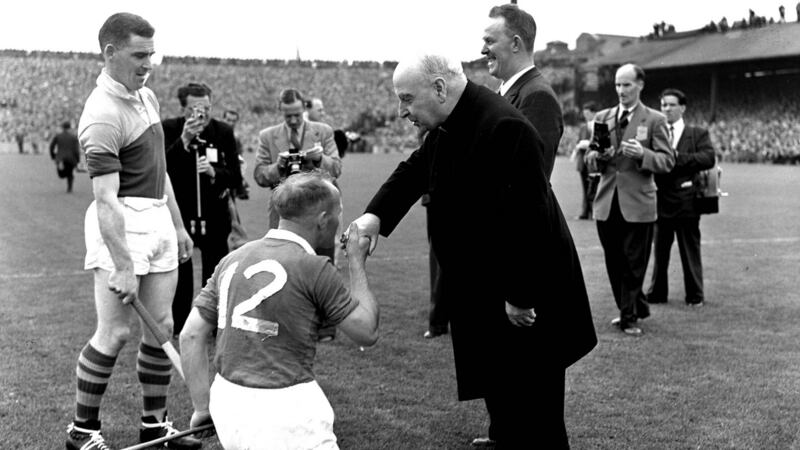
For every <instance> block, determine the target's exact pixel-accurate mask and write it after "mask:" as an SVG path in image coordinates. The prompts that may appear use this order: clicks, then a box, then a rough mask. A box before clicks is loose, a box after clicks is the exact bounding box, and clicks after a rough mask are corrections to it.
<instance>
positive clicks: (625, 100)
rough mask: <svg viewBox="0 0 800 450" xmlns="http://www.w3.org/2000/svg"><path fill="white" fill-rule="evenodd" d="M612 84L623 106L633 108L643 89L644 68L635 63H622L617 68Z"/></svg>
mask: <svg viewBox="0 0 800 450" xmlns="http://www.w3.org/2000/svg"><path fill="white" fill-rule="evenodd" d="M614 85H615V86H616V90H617V97H618V98H619V103H620V104H621V105H622V106H623V107H625V108H628V109H629V108H633V107H634V106H636V105H637V104H638V103H639V97H640V95H641V93H642V89H644V70H642V68H641V67H639V66H637V65H635V64H624V65H622V66H620V68H619V69H617V74H616V77H615V78H614Z"/></svg>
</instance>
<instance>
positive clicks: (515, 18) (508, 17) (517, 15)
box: [489, 4, 536, 53]
mask: <svg viewBox="0 0 800 450" xmlns="http://www.w3.org/2000/svg"><path fill="white" fill-rule="evenodd" d="M489 17H490V18H492V19H496V18H498V17H502V18H503V19H505V21H506V30H508V32H507V33H506V34H507V35H508V37H513V36H514V35H515V34H516V35H518V36H519V37H520V39H522V43H523V44H525V48H526V49H527V50H528V51H529V52H531V53H533V43H534V41H535V40H536V21H535V20H533V16H532V15H530V14H528V13H527V12H525V11H523V10H522V9H520V8H519V6H517V5H515V4H507V5H500V6H495V7H493V8H492V9H491V10H489Z"/></svg>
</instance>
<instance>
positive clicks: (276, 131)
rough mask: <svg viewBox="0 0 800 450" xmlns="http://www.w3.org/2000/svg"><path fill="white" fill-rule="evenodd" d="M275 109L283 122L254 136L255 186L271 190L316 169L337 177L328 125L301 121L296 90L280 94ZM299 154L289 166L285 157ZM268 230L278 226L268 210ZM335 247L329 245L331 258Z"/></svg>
mask: <svg viewBox="0 0 800 450" xmlns="http://www.w3.org/2000/svg"><path fill="white" fill-rule="evenodd" d="M278 107H279V108H280V111H281V113H282V114H283V118H284V121H283V123H280V124H278V125H274V126H271V127H269V128H266V129H264V130H261V132H260V133H259V134H258V154H257V155H256V167H255V170H254V172H253V178H254V179H255V180H256V183H258V185H259V186H262V187H268V188H270V189H274V188H275V187H277V186H278V184H280V183H281V182H282V181H283V180H285V179H286V177H287V176H289V175H291V174H292V172H293V171H295V170H299V171H302V172H306V171H310V170H314V169H320V170H322V171H323V172H327V173H328V174H329V175H330V176H331V177H333V179H334V180H335V179H336V178H339V174H340V173H341V171H342V160H341V158H340V157H339V152H338V150H337V149H336V142H334V140H333V129H332V128H331V127H330V125H326V124H324V123H320V122H312V121H308V120H305V119H304V118H303V113H304V112H305V100H304V99H303V96H302V94H300V92H299V91H297V90H296V89H285V90H283V91H282V92H281V93H280V96H279V101H278ZM290 153H300V154H302V155H303V158H302V161H301V163H300V164H299V165H298V166H295V167H292V166H291V165H290V164H289V160H288V158H287V155H288V154H290ZM269 211H270V213H269V227H270V228H277V227H278V219H279V217H278V213H277V211H275V209H274V208H272V206H270V208H269ZM334 248H335V245H334V243H333V242H331V247H330V250H331V255H330V256H331V258H333V250H334Z"/></svg>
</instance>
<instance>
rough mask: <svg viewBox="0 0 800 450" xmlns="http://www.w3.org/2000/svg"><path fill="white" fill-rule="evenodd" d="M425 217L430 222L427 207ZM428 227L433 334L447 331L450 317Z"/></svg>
mask: <svg viewBox="0 0 800 450" xmlns="http://www.w3.org/2000/svg"><path fill="white" fill-rule="evenodd" d="M425 218H426V220H427V223H430V212H429V210H428V208H425ZM427 229H428V266H429V270H430V277H431V299H430V303H431V306H430V310H429V311H428V331H430V332H431V333H433V334H444V333H447V328H448V323H450V317H449V315H448V314H447V309H446V308H447V306H446V305H445V302H444V300H443V298H444V297H442V294H443V292H442V277H441V271H442V269H441V267H439V260H438V259H437V258H436V253H435V252H434V251H433V246H432V245H430V242H431V235H430V227H427Z"/></svg>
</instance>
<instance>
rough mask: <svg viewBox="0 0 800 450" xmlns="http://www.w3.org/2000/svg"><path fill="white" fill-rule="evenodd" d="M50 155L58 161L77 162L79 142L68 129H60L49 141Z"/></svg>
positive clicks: (79, 158)
mask: <svg viewBox="0 0 800 450" xmlns="http://www.w3.org/2000/svg"><path fill="white" fill-rule="evenodd" d="M50 157H51V158H52V159H54V160H56V161H59V162H65V163H68V164H72V165H73V166H74V165H76V164H78V162H79V161H80V160H81V144H80V142H79V141H78V137H77V136H75V134H74V133H72V132H70V131H62V132H61V133H58V134H57V135H55V137H53V140H52V141H50Z"/></svg>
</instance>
